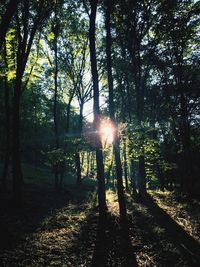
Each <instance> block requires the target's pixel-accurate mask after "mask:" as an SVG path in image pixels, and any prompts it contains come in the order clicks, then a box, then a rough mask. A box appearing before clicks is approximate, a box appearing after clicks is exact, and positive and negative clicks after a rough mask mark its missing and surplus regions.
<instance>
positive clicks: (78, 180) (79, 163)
mask: <svg viewBox="0 0 200 267" xmlns="http://www.w3.org/2000/svg"><path fill="white" fill-rule="evenodd" d="M75 161H76V173H77V180H76V181H77V184H78V185H80V184H81V183H82V180H81V161H80V154H79V152H77V153H76V155H75Z"/></svg>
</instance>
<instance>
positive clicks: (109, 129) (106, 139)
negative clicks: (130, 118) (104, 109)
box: [100, 119, 115, 146]
mask: <svg viewBox="0 0 200 267" xmlns="http://www.w3.org/2000/svg"><path fill="white" fill-rule="evenodd" d="M114 134H115V127H114V125H113V123H112V122H111V121H110V120H109V119H102V120H101V125H100V135H101V140H102V143H103V145H104V146H106V145H110V144H112V142H113V140H114Z"/></svg>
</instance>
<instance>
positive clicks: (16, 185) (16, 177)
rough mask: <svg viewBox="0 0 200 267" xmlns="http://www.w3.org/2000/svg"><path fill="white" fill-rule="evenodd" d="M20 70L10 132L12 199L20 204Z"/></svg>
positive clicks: (15, 89) (16, 81) (15, 90)
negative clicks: (11, 130)
mask: <svg viewBox="0 0 200 267" xmlns="http://www.w3.org/2000/svg"><path fill="white" fill-rule="evenodd" d="M22 73H23V72H22V70H21V67H18V69H17V74H16V80H15V86H14V97H13V127H12V128H13V132H12V161H13V193H14V201H15V203H16V204H20V202H21V197H22V182H23V176H22V168H21V153H20V96H21V85H22Z"/></svg>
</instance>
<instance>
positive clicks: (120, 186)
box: [105, 1, 126, 227]
mask: <svg viewBox="0 0 200 267" xmlns="http://www.w3.org/2000/svg"><path fill="white" fill-rule="evenodd" d="M110 4H111V3H110V1H105V9H106V13H105V16H106V17H105V28H106V56H107V73H108V86H109V113H110V119H111V120H112V121H113V123H114V126H115V128H116V130H115V133H114V138H113V152H114V157H115V164H116V176H117V192H118V202H119V209H120V217H121V220H122V222H123V224H124V226H125V225H126V203H125V197H124V188H123V179H122V164H121V158H120V144H119V137H118V131H117V126H116V122H115V115H114V101H113V76H112V58H111V32H110V8H111V6H110ZM125 227H126V226H125Z"/></svg>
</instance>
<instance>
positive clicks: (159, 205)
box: [0, 170, 200, 267]
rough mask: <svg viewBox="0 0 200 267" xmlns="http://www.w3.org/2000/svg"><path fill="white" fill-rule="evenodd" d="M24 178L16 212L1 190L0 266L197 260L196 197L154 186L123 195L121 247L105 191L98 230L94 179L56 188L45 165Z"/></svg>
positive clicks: (113, 206) (110, 194)
mask: <svg viewBox="0 0 200 267" xmlns="http://www.w3.org/2000/svg"><path fill="white" fill-rule="evenodd" d="M47 174H48V175H47ZM32 176H34V177H35V180H33V178H34V177H32ZM36 176H37V178H36ZM26 177H27V180H26V186H25V196H24V199H25V201H24V204H23V207H22V208H20V209H19V210H16V208H14V207H13V204H12V202H11V201H10V200H9V199H10V198H9V195H8V194H1V196H0V197H1V199H0V200H1V204H2V205H1V208H0V235H1V238H0V266H2V267H3V266H6V267H12V266H29V267H37V266H38V267H39V266H41V267H42V266H63V267H64V266H65V267H68V266H69V267H70V266H72V267H81V266H88V267H89V266H93V267H98V266H100V267H106V266H114V267H115V266H116V267H117V266H119V267H120V266H122V267H129V266H130V267H133V266H134V265H135V266H139V267H144V266H148V267H151V266H152V267H156V266H163V267H165V266H166V267H170V266H173V267H174V266H180V267H186V266H188V267H189V266H200V265H199V263H200V258H199V256H200V244H199V241H200V240H199V239H200V226H199V225H200V223H199V222H200V213H199V211H200V203H199V202H198V201H195V200H188V199H187V198H185V197H184V196H181V195H177V194H175V193H173V192H164V193H163V192H160V191H149V192H148V193H149V195H148V197H146V198H145V199H140V200H139V199H137V200H134V199H133V198H132V196H131V194H128V193H127V196H126V197H127V200H128V224H129V229H130V232H129V235H130V241H131V245H132V247H131V253H130V251H129V253H128V251H126V249H124V247H123V245H124V244H123V234H122V231H121V230H120V220H119V211H118V204H117V194H116V192H115V191H113V190H111V189H109V190H108V191H107V203H108V209H109V211H108V217H107V222H106V227H105V229H102V228H101V227H100V225H99V221H98V207H97V199H96V183H95V181H91V180H90V181H89V180H87V179H84V180H83V184H82V185H81V186H77V185H76V184H75V178H74V180H73V178H70V179H68V180H67V182H66V183H65V185H64V189H63V190H62V192H60V193H59V194H58V193H55V192H54V190H53V188H52V187H53V177H52V175H51V174H50V173H47V171H46V170H38V171H37V172H34V175H32V174H31V175H30V171H29V172H28V175H26ZM33 181H35V182H34V183H33ZM122 244H123V245H122ZM130 254H131V256H130ZM128 257H129V258H131V260H127V258H128Z"/></svg>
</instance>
